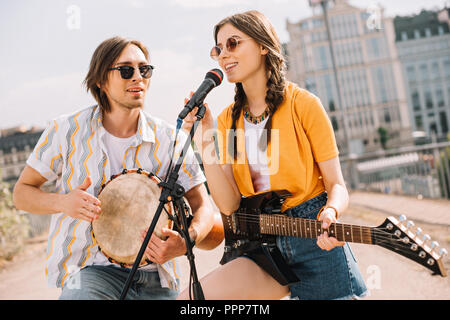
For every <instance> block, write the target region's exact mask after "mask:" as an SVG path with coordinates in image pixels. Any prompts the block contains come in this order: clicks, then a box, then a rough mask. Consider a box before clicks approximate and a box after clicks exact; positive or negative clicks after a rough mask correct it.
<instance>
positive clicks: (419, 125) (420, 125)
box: [414, 116, 423, 129]
mask: <svg viewBox="0 0 450 320" xmlns="http://www.w3.org/2000/svg"><path fill="white" fill-rule="evenodd" d="M414 120H415V121H414V122H415V124H416V129H423V120H422V116H415V118H414Z"/></svg>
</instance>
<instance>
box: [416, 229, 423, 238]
mask: <svg viewBox="0 0 450 320" xmlns="http://www.w3.org/2000/svg"><path fill="white" fill-rule="evenodd" d="M421 234H422V229H421V228H417V230H416V236H417V237H420V235H421Z"/></svg>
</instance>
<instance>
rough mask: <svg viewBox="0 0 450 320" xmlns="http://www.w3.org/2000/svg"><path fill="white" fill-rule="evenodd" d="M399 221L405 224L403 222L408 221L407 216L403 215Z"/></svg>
mask: <svg viewBox="0 0 450 320" xmlns="http://www.w3.org/2000/svg"><path fill="white" fill-rule="evenodd" d="M399 219H400V222H402V223H403V221H406V216H405V215H404V214H402V215H401V216H400V217H399Z"/></svg>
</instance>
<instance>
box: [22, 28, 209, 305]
mask: <svg viewBox="0 0 450 320" xmlns="http://www.w3.org/2000/svg"><path fill="white" fill-rule="evenodd" d="M152 71H153V66H151V65H150V64H149V56H148V51H147V49H146V48H145V47H144V45H143V44H141V43H140V42H138V41H134V40H128V39H124V38H122V37H114V38H111V39H108V40H106V41H104V42H103V43H101V44H100V45H99V47H98V48H97V49H96V51H95V52H94V55H93V57H92V60H91V64H90V69H89V72H88V74H87V76H86V79H85V84H86V86H87V89H88V91H90V92H91V93H92V94H93V96H94V98H95V99H96V100H97V102H98V105H96V106H92V107H89V108H86V109H83V110H81V111H79V112H77V113H75V114H72V115H69V116H62V117H59V118H57V119H56V120H54V121H53V122H52V123H51V124H50V125H49V126H48V127H47V129H46V130H45V131H44V133H43V134H42V136H41V138H40V140H39V141H38V143H37V145H36V147H35V149H34V151H33V153H32V154H31V155H30V157H29V159H28V161H27V166H26V167H25V169H24V170H23V172H22V174H21V176H20V178H19V180H18V182H17V184H16V186H15V188H14V195H13V196H14V204H15V206H16V207H17V208H18V209H22V210H25V211H28V212H32V213H35V214H52V219H51V224H50V232H49V239H48V247H47V266H46V275H47V280H48V284H49V286H50V287H61V288H62V294H61V297H60V299H118V298H119V297H120V294H121V292H122V290H123V287H124V284H125V281H126V279H127V277H128V274H129V271H130V269H128V268H122V267H120V266H119V265H116V264H113V263H111V262H110V261H108V259H107V258H106V257H105V255H104V254H103V253H102V252H101V251H100V250H99V248H98V245H97V243H96V241H95V238H94V236H93V232H92V222H93V221H94V220H95V219H97V218H98V216H99V215H101V209H100V201H99V200H98V199H97V198H96V196H97V195H98V192H99V190H100V188H101V186H102V185H103V184H104V183H105V182H107V180H108V179H109V177H111V175H114V174H117V173H120V172H122V170H123V169H132V168H142V169H144V170H146V171H148V172H153V173H154V174H156V175H157V176H158V177H159V178H161V179H164V178H165V174H166V171H167V167H168V166H169V162H170V155H171V153H170V151H171V146H172V145H173V140H174V137H173V136H174V135H173V133H174V127H173V126H170V125H168V124H167V123H165V122H164V121H162V120H160V119H157V118H155V117H152V116H149V115H148V114H146V113H144V112H143V105H144V99H145V95H146V92H147V90H148V88H149V84H150V77H151V75H152ZM184 137H185V136H184ZM178 144H179V145H181V146H182V145H183V144H184V139H183V138H180V139H179V143H178ZM181 146H180V147H181ZM177 148H178V145H177ZM179 174H180V176H179V180H178V183H179V184H181V185H182V186H183V187H184V188H185V191H186V194H185V198H186V199H187V200H188V202H189V205H190V207H191V208H192V212H193V215H194V219H193V221H192V223H191V225H190V227H189V234H190V236H191V238H192V239H193V240H195V241H196V242H197V243H199V242H200V241H201V240H202V239H203V238H204V237H205V236H206V235H207V234H208V232H209V231H210V229H211V227H212V223H213V208H212V206H211V203H210V201H209V198H208V194H207V192H206V188H205V186H204V185H203V182H204V181H205V178H204V176H203V174H202V172H201V170H200V168H199V166H198V163H197V162H196V160H195V157H194V154H193V151H192V150H191V149H189V152H188V153H187V155H186V158H185V161H184V164H183V170H180V172H179ZM54 180H56V188H57V192H56V193H46V192H43V191H42V190H40V187H41V186H42V185H43V184H44V182H46V181H54ZM158 200H159V199H158ZM162 214H165V213H164V211H163V212H162ZM147 227H148V226H142V230H144V229H146V228H147ZM161 232H162V233H163V235H164V236H167V238H166V240H161V239H160V238H158V237H156V236H155V235H153V236H152V238H151V240H150V242H149V245H148V248H147V250H146V257H147V258H148V259H149V260H150V261H151V262H152V264H150V266H148V267H145V268H143V269H138V271H137V272H136V274H135V276H134V281H133V283H132V285H131V286H130V290H129V291H128V295H127V297H128V298H129V299H172V298H175V297H176V296H177V294H178V289H179V288H178V286H179V279H178V274H179V272H178V266H177V262H176V259H175V258H176V257H178V256H181V255H184V254H185V253H186V245H185V242H184V239H183V238H182V237H181V235H180V234H179V233H177V232H176V231H174V230H171V229H163V230H162V231H161ZM74 284H75V285H74Z"/></svg>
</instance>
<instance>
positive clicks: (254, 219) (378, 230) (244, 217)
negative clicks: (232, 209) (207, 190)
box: [235, 213, 403, 241]
mask: <svg viewBox="0 0 450 320" xmlns="http://www.w3.org/2000/svg"><path fill="white" fill-rule="evenodd" d="M235 215H237V216H239V217H242V218H240V219H242V220H244V221H252V222H257V223H260V218H258V217H252V216H251V215H248V214H242V213H235ZM282 218H283V219H286V218H288V219H289V218H291V219H302V221H304V223H305V224H306V222H309V223H310V224H311V223H312V224H315V226H317V222H318V221H317V220H312V219H306V218H294V217H284V216H283V217H282ZM275 219H276V218H275ZM291 221H292V220H291ZM275 222H276V221H275ZM288 222H289V221H288ZM300 223H302V222H301V221H300ZM337 223H338V224H339V225H340V226H343V227H344V228H345V227H350V228H352V230H353V228H354V227H357V228H360V229H361V228H371V229H372V228H373V227H366V226H357V225H351V224H344V223H339V222H337ZM333 224H334V223H333ZM320 229H321V227H320ZM321 230H322V229H321ZM383 230H388V229H387V228H385V227H384V228H376V229H373V230H371V233H377V234H379V235H386V236H388V237H391V240H396V239H394V238H393V237H394V235H392V234H391V233H390V232H387V231H383ZM397 241H403V240H402V239H400V238H399V239H398V240H397Z"/></svg>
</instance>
